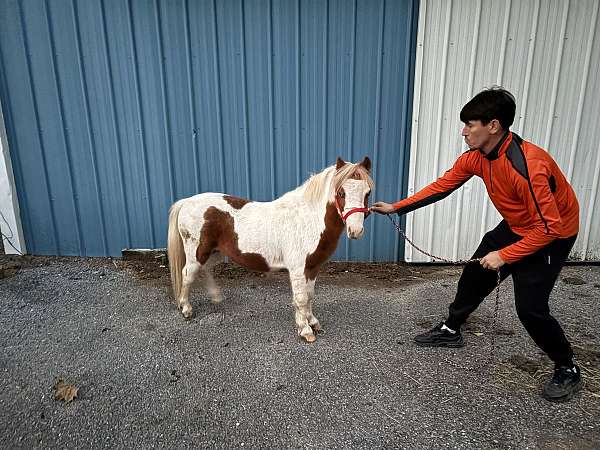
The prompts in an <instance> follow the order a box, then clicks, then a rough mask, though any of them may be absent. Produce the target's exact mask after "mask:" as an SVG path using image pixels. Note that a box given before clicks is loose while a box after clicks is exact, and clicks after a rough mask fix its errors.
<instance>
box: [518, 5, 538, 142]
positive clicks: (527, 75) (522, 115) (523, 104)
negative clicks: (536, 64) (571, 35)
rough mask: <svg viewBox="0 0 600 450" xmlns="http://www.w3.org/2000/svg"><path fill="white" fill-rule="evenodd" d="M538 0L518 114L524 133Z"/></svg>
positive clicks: (521, 130) (521, 129) (536, 7)
mask: <svg viewBox="0 0 600 450" xmlns="http://www.w3.org/2000/svg"><path fill="white" fill-rule="evenodd" d="M539 11H540V0H536V2H535V8H534V12H533V26H532V28H531V34H530V35H529V51H528V52H527V68H526V70H525V84H524V86H523V100H522V101H521V111H520V114H519V131H520V132H521V133H523V134H524V130H523V126H524V125H525V112H526V111H527V96H528V94H529V83H530V80H531V68H532V66H533V50H534V49H535V40H536V33H537V26H538V21H539Z"/></svg>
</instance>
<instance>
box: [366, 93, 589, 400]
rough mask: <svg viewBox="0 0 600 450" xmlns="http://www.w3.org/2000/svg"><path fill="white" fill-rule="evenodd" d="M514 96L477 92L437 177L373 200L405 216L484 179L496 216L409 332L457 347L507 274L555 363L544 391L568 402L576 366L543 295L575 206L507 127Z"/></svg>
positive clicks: (572, 232) (572, 229) (423, 341)
mask: <svg viewBox="0 0 600 450" xmlns="http://www.w3.org/2000/svg"><path fill="white" fill-rule="evenodd" d="M515 110H516V105H515V100H514V97H513V96H512V94H511V93H510V92H508V91H506V90H504V89H502V88H498V87H495V88H492V89H488V90H484V91H482V92H480V93H479V94H477V95H476V96H475V97H474V98H473V99H471V100H470V101H469V102H468V103H467V104H466V105H465V106H464V107H463V109H462V111H461V112H460V119H461V121H462V122H464V124H465V125H464V127H463V130H462V136H463V137H464V139H465V142H466V143H467V145H468V146H469V150H468V151H466V152H465V153H463V154H462V155H461V156H459V158H458V159H457V160H456V162H455V163H454V166H453V167H452V168H451V169H450V170H448V171H447V172H446V173H445V174H444V175H442V176H441V177H440V178H438V179H437V181H435V182H433V183H431V184H430V185H428V186H426V187H425V188H424V189H422V190H420V191H419V192H417V193H416V194H414V195H412V196H410V197H408V198H406V199H404V200H401V201H398V202H396V203H393V204H389V203H385V202H376V203H374V204H373V206H372V207H371V209H372V210H373V211H376V212H378V213H380V214H390V213H393V212H395V213H398V214H406V213H408V212H410V211H414V210H415V209H417V208H421V207H423V206H426V205H429V204H431V203H434V202H436V201H438V200H441V199H442V198H444V197H447V196H448V195H449V194H450V193H451V192H452V191H454V190H456V189H458V188H459V187H460V186H462V185H463V184H464V183H465V182H466V181H467V180H469V179H470V178H471V177H472V176H473V175H476V176H478V177H480V178H482V179H483V181H484V183H485V187H486V189H487V192H488V195H489V196H490V199H491V200H492V203H493V204H494V206H495V207H496V209H497V210H498V211H499V212H500V214H501V215H502V217H503V219H504V220H502V221H501V222H500V223H499V224H498V226H497V227H496V228H494V229H493V230H492V231H489V232H488V233H486V234H485V236H484V237H483V239H482V241H481V243H480V244H479V247H478V248H477V250H476V251H475V253H474V255H473V258H481V260H480V264H474V263H471V264H467V265H466V266H465V268H464V270H463V272H462V275H461V278H460V281H459V282H458V290H457V293H456V297H455V299H454V302H453V303H452V304H451V305H450V306H449V314H448V318H447V319H446V321H445V322H442V323H440V324H439V325H437V326H436V327H434V328H433V329H432V330H431V331H428V332H427V333H424V334H420V335H418V336H416V337H415V341H416V343H417V344H419V345H422V346H430V347H462V346H463V345H464V342H463V338H462V335H461V333H460V327H461V325H462V324H463V323H464V322H465V321H466V320H467V317H468V316H469V315H470V314H471V313H472V312H473V311H474V310H475V309H476V308H477V307H478V306H479V304H480V303H481V302H482V301H483V299H484V298H485V297H486V296H487V295H488V294H490V293H491V292H492V291H493V290H494V288H495V287H496V284H497V272H496V271H497V270H500V275H501V279H505V278H506V277H507V276H508V275H509V274H510V275H512V278H513V284H514V293H515V304H516V309H517V314H518V316H519V319H520V320H521V323H522V324H523V326H524V327H525V329H526V330H527V332H528V333H529V335H530V336H531V337H532V339H533V340H534V341H535V343H536V344H537V345H538V346H539V347H540V348H541V349H542V350H543V351H544V352H545V353H546V354H547V355H548V356H549V357H550V359H552V361H554V364H555V370H554V375H553V377H552V379H551V380H550V381H549V382H548V383H547V384H546V385H545V386H544V391H543V395H544V397H545V398H547V399H548V400H551V401H558V400H568V399H569V398H571V396H572V395H573V393H575V392H576V391H578V390H579V389H581V386H582V381H581V374H580V371H579V367H577V366H576V365H575V364H574V362H573V352H572V350H571V345H570V344H569V341H568V340H567V338H566V337H565V334H564V332H563V330H562V328H561V326H560V325H559V323H558V322H557V321H556V319H554V317H552V316H551V315H550V309H549V306H548V300H549V297H550V292H551V291H552V288H553V287H554V283H555V282H556V279H557V278H558V274H559V273H560V271H561V268H562V266H563V264H564V262H565V260H566V259H567V257H568V255H569V252H570V250H571V248H572V247H573V244H574V243H575V239H576V238H577V233H578V231H579V205H578V203H577V199H576V197H575V193H574V191H573V188H572V187H571V186H570V185H569V183H568V182H567V180H566V178H565V176H564V175H563V173H562V172H561V170H560V169H559V167H558V166H557V164H556V162H554V160H553V159H552V157H551V156H550V155H549V154H548V153H547V152H546V151H544V150H543V149H541V148H539V147H537V146H536V145H534V144H532V143H530V142H527V141H524V140H523V139H521V138H520V137H519V136H517V135H516V134H514V133H512V132H511V131H510V130H509V128H510V126H511V125H512V123H513V120H514V117H515Z"/></svg>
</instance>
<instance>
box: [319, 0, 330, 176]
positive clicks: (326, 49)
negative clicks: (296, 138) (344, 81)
mask: <svg viewBox="0 0 600 450" xmlns="http://www.w3.org/2000/svg"><path fill="white" fill-rule="evenodd" d="M323 43H324V46H323V136H322V141H321V167H326V166H327V165H328V163H327V130H328V127H327V97H328V94H329V93H328V91H327V84H328V70H329V65H328V61H327V57H328V56H329V0H325V26H324V29H323Z"/></svg>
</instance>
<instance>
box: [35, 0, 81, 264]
mask: <svg viewBox="0 0 600 450" xmlns="http://www.w3.org/2000/svg"><path fill="white" fill-rule="evenodd" d="M44 11H45V16H46V23H47V25H48V34H49V38H50V54H49V57H50V64H51V66H52V73H53V75H54V87H55V88H56V93H57V97H58V115H59V117H58V120H59V121H60V123H61V132H62V136H63V140H64V143H65V161H66V162H67V180H68V182H69V188H70V189H71V205H72V206H73V211H74V212H75V226H76V232H77V243H78V246H79V254H80V255H86V254H87V252H86V249H85V245H84V243H83V236H82V234H81V218H80V214H79V208H78V206H77V201H76V197H77V193H76V191H75V186H74V182H73V163H72V161H71V145H70V144H69V136H68V132H67V124H66V121H65V105H64V103H63V95H62V91H61V88H60V74H59V72H58V67H57V65H56V43H55V42H54V29H53V27H52V20H51V17H50V8H49V7H48V0H44Z"/></svg>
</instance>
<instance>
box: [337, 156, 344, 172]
mask: <svg viewBox="0 0 600 450" xmlns="http://www.w3.org/2000/svg"><path fill="white" fill-rule="evenodd" d="M345 165H346V161H344V160H343V159H342V158H340V157H339V156H338V158H337V161H336V162H335V170H338V169H339V168H340V167H344V166H345Z"/></svg>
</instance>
